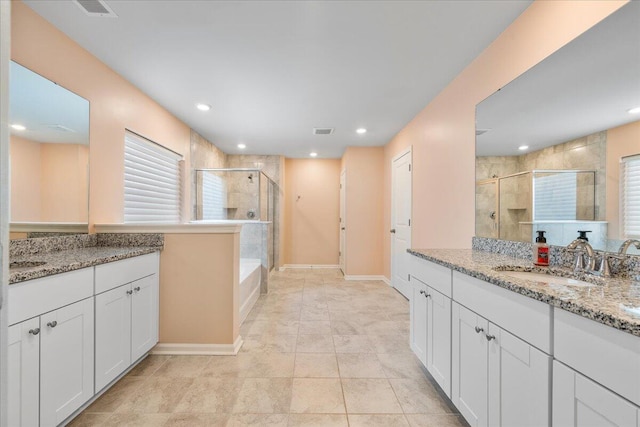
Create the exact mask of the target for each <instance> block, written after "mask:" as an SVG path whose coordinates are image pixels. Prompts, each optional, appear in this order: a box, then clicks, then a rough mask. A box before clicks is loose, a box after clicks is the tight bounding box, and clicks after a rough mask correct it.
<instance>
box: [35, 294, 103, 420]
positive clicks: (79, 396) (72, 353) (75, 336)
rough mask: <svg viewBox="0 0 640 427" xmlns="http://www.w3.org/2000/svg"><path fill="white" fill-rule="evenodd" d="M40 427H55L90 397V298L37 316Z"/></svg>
mask: <svg viewBox="0 0 640 427" xmlns="http://www.w3.org/2000/svg"><path fill="white" fill-rule="evenodd" d="M40 322H41V323H40V324H41V325H42V328H41V332H40V426H41V427H48V426H56V425H58V424H60V423H61V422H62V421H64V420H65V419H66V418H67V417H68V416H69V415H71V414H72V413H73V412H75V410H76V409H78V408H80V406H82V404H84V403H85V402H86V401H87V400H89V399H90V398H91V397H92V396H93V366H94V365H93V325H94V323H93V298H87V299H85V300H82V301H78V302H76V303H74V304H71V305H68V306H66V307H62V308H59V309H58V310H55V311H52V312H50V313H47V314H43V315H42V316H40Z"/></svg>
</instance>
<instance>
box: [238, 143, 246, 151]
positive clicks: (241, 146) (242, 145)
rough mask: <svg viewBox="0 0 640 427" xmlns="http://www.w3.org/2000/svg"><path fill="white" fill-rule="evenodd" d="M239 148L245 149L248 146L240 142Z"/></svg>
mask: <svg viewBox="0 0 640 427" xmlns="http://www.w3.org/2000/svg"><path fill="white" fill-rule="evenodd" d="M238 148H239V149H241V150H244V149H245V148H247V146H246V144H238Z"/></svg>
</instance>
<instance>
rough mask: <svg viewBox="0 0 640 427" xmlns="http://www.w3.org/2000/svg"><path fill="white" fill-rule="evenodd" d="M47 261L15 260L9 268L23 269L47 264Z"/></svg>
mask: <svg viewBox="0 0 640 427" xmlns="http://www.w3.org/2000/svg"><path fill="white" fill-rule="evenodd" d="M45 264H46V262H45V261H13V262H10V263H9V270H22V269H27V268H33V267H40V266H41V265H45Z"/></svg>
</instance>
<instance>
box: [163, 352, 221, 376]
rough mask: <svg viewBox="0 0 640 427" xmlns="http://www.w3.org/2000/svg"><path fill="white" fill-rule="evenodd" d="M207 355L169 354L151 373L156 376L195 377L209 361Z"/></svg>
mask: <svg viewBox="0 0 640 427" xmlns="http://www.w3.org/2000/svg"><path fill="white" fill-rule="evenodd" d="M209 360H210V357H208V356H171V357H170V358H169V360H167V361H166V362H165V363H163V364H162V366H160V367H159V368H158V369H157V370H156V372H155V373H154V374H153V375H154V376H156V377H173V378H176V377H178V378H195V377H198V376H200V374H201V373H202V370H203V369H204V367H205V366H207V364H208V363H209Z"/></svg>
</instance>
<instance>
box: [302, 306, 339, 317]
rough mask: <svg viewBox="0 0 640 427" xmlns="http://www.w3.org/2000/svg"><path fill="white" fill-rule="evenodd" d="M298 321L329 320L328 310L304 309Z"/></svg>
mask: <svg viewBox="0 0 640 427" xmlns="http://www.w3.org/2000/svg"><path fill="white" fill-rule="evenodd" d="M300 320H331V318H330V317H329V309H328V308H305V307H302V310H301V311H300Z"/></svg>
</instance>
